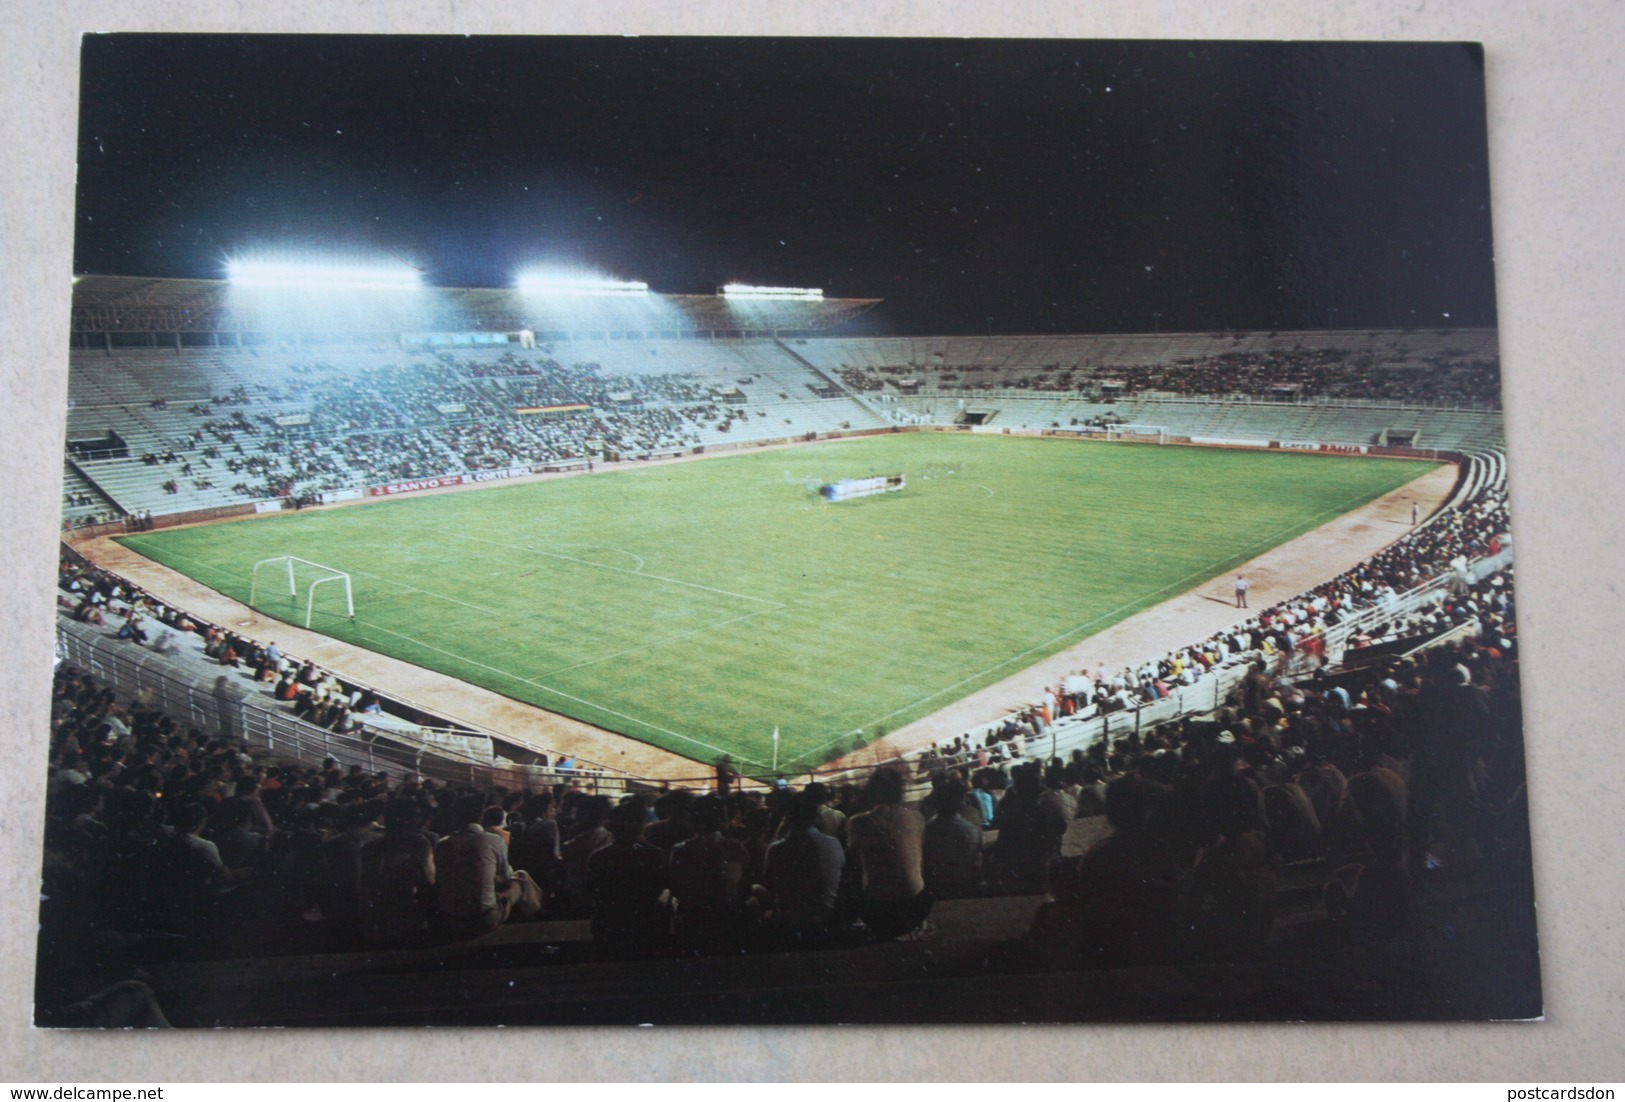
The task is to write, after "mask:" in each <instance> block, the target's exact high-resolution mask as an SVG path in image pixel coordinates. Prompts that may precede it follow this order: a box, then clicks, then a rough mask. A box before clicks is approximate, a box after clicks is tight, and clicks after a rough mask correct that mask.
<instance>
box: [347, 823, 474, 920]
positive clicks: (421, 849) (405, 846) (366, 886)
mask: <svg viewBox="0 0 1625 1102" xmlns="http://www.w3.org/2000/svg"><path fill="white" fill-rule="evenodd" d="M424 818H425V816H424V813H423V808H422V807H421V806H419V804H418V803H417V801H416V800H412V799H405V798H397V799H394V800H391V801H389V804H388V805H387V806H386V807H385V808H384V833H383V835H382V836H381V837H379V838H375V839H373V840H371V841H369V842H367V843H366V844H365V845H364V846H362V847H361V885H360V893H359V898H360V907H359V919H360V928H361V934H362V936H363V937H364V938H365V939H366V940H367V942H368V943H369V944H371V945H376V946H379V947H381V948H389V949H398V948H405V947H408V946H412V945H421V944H424V943H425V942H426V941H427V940H428V936H429V919H430V914H431V907H432V902H433V891H434V886H435V863H434V840H433V838H432V837H431V836H430V835H429V834H428V833H426V832H425V831H424V829H423V823H424ZM493 886H494V885H493Z"/></svg>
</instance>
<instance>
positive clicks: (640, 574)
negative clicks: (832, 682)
mask: <svg viewBox="0 0 1625 1102" xmlns="http://www.w3.org/2000/svg"><path fill="white" fill-rule="evenodd" d="M425 531H430V532H434V533H436V534H437V535H442V536H451V537H452V538H453V539H461V540H473V541H474V542H476V543H488V544H490V545H491V546H492V547H501V548H504V549H505V550H508V551H518V550H520V548H519V547H517V546H515V545H514V544H511V543H498V542H497V541H496V540H488V539H485V538H484V537H482V536H471V535H469V534H468V533H467V532H448V531H446V530H445V529H441V528H429V529H425ZM524 550H525V551H526V552H528V553H530V554H532V555H546V556H547V557H548V558H552V559H563V560H564V561H565V562H573V563H580V564H581V565H582V566H595V567H597V568H598V569H600V570H613V571H616V572H617V573H620V574H631V575H632V576H633V577H637V578H651V579H653V580H655V581H657V582H670V583H671V584H672V585H687V586H693V587H694V588H695V589H704V590H708V591H709V592H711V593H720V594H721V595H722V596H724V597H737V598H739V599H740V600H742V601H760V602H761V603H762V604H765V605H773V606H774V607H776V608H783V607H784V606H783V605H782V604H780V603H779V602H778V601H770V600H768V599H767V598H765V597H752V596H751V595H750V594H748V593H730V592H728V590H726V589H716V588H714V587H712V586H708V585H701V584H699V583H698V582H685V581H684V580H683V579H681V578H667V577H664V576H663V575H660V574H648V573H645V572H644V571H643V570H642V569H641V568H640V569H638V570H628V569H626V568H625V567H624V566H610V565H608V564H607V563H601V562H593V561H592V560H591V559H578V558H575V557H574V556H572V555H561V554H559V553H558V552H556V551H543V550H541V549H540V548H537V547H526V548H524ZM609 550H611V551H615V550H619V549H618V548H613V547H612V548H609ZM621 554H623V555H625V554H630V552H627V551H621ZM632 557H633V558H635V559H637V560H638V561H639V562H640V563H641V562H642V561H643V560H642V558H640V557H639V556H637V555H633V556H632Z"/></svg>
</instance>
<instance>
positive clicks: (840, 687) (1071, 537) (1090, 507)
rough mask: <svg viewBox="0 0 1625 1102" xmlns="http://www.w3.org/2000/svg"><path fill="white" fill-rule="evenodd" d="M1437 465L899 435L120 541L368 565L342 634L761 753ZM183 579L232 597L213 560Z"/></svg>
mask: <svg viewBox="0 0 1625 1102" xmlns="http://www.w3.org/2000/svg"><path fill="white" fill-rule="evenodd" d="M1385 463H1386V464H1387V465H1386V466H1384V465H1383V464H1385ZM1431 466H1432V465H1431V464H1418V463H1405V462H1399V461H1391V460H1362V459H1358V458H1355V459H1343V458H1329V457H1321V456H1304V455H1296V454H1283V453H1268V452H1240V451H1217V450H1198V449H1190V448H1157V447H1139V446H1135V445H1120V444H1110V445H1107V444H1092V443H1087V442H1077V441H1063V440H1040V439H1033V438H1018V437H1011V438H1005V437H995V436H992V435H970V434H966V435H949V434H898V435H895V436H881V437H869V438H865V439H862V440H851V441H842V442H838V443H832V444H829V445H819V446H816V447H810V448H801V449H793V450H786V451H779V452H745V453H741V454H737V455H733V456H728V457H721V458H717V459H713V460H707V461H706V462H703V463H689V464H677V465H668V466H659V467H642V468H633V469H630V470H625V471H619V472H613V473H608V474H601V475H596V476H594V477H591V478H580V479H560V480H554V481H548V482H538V483H530V484H523V485H520V486H513V487H503V488H499V489H496V490H493V491H485V490H480V491H474V492H469V493H462V494H452V495H432V496H427V497H422V498H415V499H414V498H404V499H401V500H399V501H391V502H383V503H366V504H363V505H358V506H355V507H350V508H346V509H340V510H322V511H319V512H314V513H303V514H286V515H270V516H267V517H264V518H259V519H256V520H253V521H248V522H244V523H240V524H233V525H217V526H212V527H208V528H200V529H175V530H171V531H166V532H163V533H151V534H143V535H141V536H136V537H131V538H129V539H127V540H125V541H124V542H126V543H127V544H128V545H130V546H132V547H135V548H136V549H137V550H142V551H147V552H149V553H151V554H152V555H153V556H154V557H157V558H160V559H161V560H162V559H167V558H169V557H171V556H172V555H173V554H174V553H175V552H179V553H180V554H181V555H182V556H183V557H184V558H186V559H188V560H196V563H194V562H193V561H187V562H177V568H178V569H182V570H183V572H187V573H191V574H193V576H199V573H200V571H199V570H198V569H197V564H198V563H202V562H203V561H204V560H208V561H211V562H214V563H219V564H223V565H224V564H230V563H233V562H235V563H246V562H252V561H256V560H258V559H262V558H266V557H269V556H273V555H278V554H296V555H299V556H300V557H303V558H309V559H312V560H315V561H319V562H323V563H327V564H330V565H332V566H334V567H336V568H337V569H343V570H349V571H351V572H352V573H353V572H355V571H356V570H359V571H361V572H362V573H364V574H372V575H374V577H373V578H363V577H360V576H358V577H357V598H358V605H357V607H358V610H359V611H362V612H363V615H365V616H366V617H367V618H368V620H369V621H370V622H372V623H374V624H378V625H380V626H381V627H383V628H387V629H388V630H389V631H390V632H394V633H395V634H394V635H387V634H386V633H385V632H383V631H378V632H369V633H368V634H367V637H366V638H365V639H360V640H355V641H357V642H359V643H361V645H365V646H368V647H372V648H373V649H377V650H382V651H386V652H388V651H389V650H391V649H393V648H397V647H410V649H411V650H412V652H413V654H412V657H411V658H410V659H409V660H411V661H416V662H419V664H422V665H425V666H430V667H433V668H438V669H441V670H443V671H445V672H448V673H451V674H452V675H453V676H457V677H465V678H467V679H469V680H472V681H474V682H476V683H481V684H485V685H486V686H487V687H489V688H493V689H495V690H496V691H498V692H503V693H507V694H509V695H512V696H515V697H518V698H519V699H523V700H528V701H529V702H531V703H535V704H539V705H541V706H542V707H546V708H551V709H553V710H556V711H562V712H565V713H566V714H572V715H576V716H577V717H578V718H582V719H585V720H587V721H589V722H593V723H599V724H601V725H604V726H608V727H612V728H614V729H617V730H624V731H625V732H626V733H628V734H631V735H633V736H634V737H640V738H644V739H645V740H646V741H649V742H653V743H656V744H657V745H662V746H665V747H666V748H667V749H671V750H675V751H677V752H678V753H688V754H691V755H693V754H696V753H697V751H696V750H695V749H694V745H693V744H694V743H703V744H704V745H705V748H706V749H715V748H718V747H721V748H723V749H725V750H726V751H727V752H729V753H732V754H734V756H735V757H736V758H738V759H741V760H751V761H755V762H758V763H760V762H763V761H766V760H768V759H769V757H770V753H771V741H770V736H771V732H772V730H773V728H774V726H775V725H778V726H780V728H781V730H782V742H781V751H782V754H781V758H782V760H784V761H787V762H788V761H795V760H798V758H800V759H801V760H808V759H811V758H816V757H817V755H818V754H820V753H822V752H823V750H824V749H825V748H827V747H828V746H829V745H831V741H832V739H834V737H835V736H834V733H835V732H850V731H853V730H855V729H860V728H862V727H864V726H866V725H867V726H868V727H870V728H872V727H873V726H874V725H875V724H879V723H886V722H889V721H890V720H894V719H912V718H916V716H917V715H918V714H925V712H926V711H928V710H930V709H931V708H933V707H935V706H939V705H940V704H945V703H948V702H949V700H950V699H951V697H952V695H953V692H954V690H953V689H949V690H944V689H943V688H942V687H943V686H954V687H957V688H961V689H963V688H965V687H966V686H967V685H974V682H975V681H976V680H978V679H981V680H983V682H984V683H991V681H992V680H994V679H995V675H996V674H998V673H999V671H1001V670H1007V669H1010V668H1012V667H1014V666H1016V665H1017V664H1018V663H1020V662H1022V661H1031V660H1036V659H1037V657H1038V656H1041V655H1043V654H1045V653H1054V652H1055V651H1056V650H1059V649H1061V648H1062V647H1063V646H1065V645H1070V643H1072V642H1074V641H1076V640H1077V639H1078V638H1082V637H1085V636H1086V635H1087V634H1088V633H1090V632H1092V631H1098V630H1100V629H1102V628H1104V627H1106V626H1109V624H1110V623H1112V622H1115V620H1116V619H1120V618H1121V617H1122V616H1124V615H1128V614H1132V613H1133V612H1134V611H1136V610H1137V608H1140V607H1147V606H1149V605H1150V604H1152V603H1155V602H1156V601H1157V600H1158V599H1160V598H1161V597H1162V596H1163V595H1164V594H1166V593H1168V592H1170V591H1173V590H1177V589H1179V588H1181V587H1183V586H1186V585H1188V584H1189V583H1190V581H1191V579H1192V578H1199V577H1202V576H1211V575H1213V574H1214V573H1217V572H1218V571H1220V570H1222V569H1224V568H1225V567H1226V566H1227V565H1229V564H1230V563H1233V562H1239V561H1244V560H1245V559H1247V558H1249V557H1251V556H1252V555H1253V554H1254V553H1255V552H1256V551H1257V550H1259V549H1261V548H1263V547H1266V546H1270V545H1272V544H1273V543H1275V542H1279V541H1280V540H1281V539H1284V538H1290V536H1291V535H1293V534H1296V532H1298V531H1303V530H1307V529H1308V528H1310V527H1313V526H1314V525H1315V524H1317V523H1319V522H1321V521H1322V520H1323V519H1324V517H1325V516H1326V515H1329V514H1332V513H1335V512H1339V511H1342V510H1344V509H1346V508H1348V507H1349V506H1351V505H1353V504H1357V503H1359V502H1361V501H1364V500H1369V499H1371V498H1373V497H1376V496H1378V495H1379V494H1381V493H1385V492H1387V491H1388V490H1390V489H1392V488H1393V487H1394V486H1395V485H1398V484H1400V483H1402V482H1405V481H1408V480H1409V479H1411V478H1414V477H1416V475H1418V474H1420V473H1422V471H1424V470H1427V469H1429V468H1430V467H1431ZM895 471H903V472H904V473H906V474H908V476H909V487H908V489H907V490H906V491H904V492H903V493H901V494H894V495H886V496H884V497H877V498H869V499H863V500H859V501H853V502H847V503H842V504H839V505H830V504H828V503H825V502H822V501H819V500H814V499H811V498H809V495H808V493H807V491H806V484H807V483H811V484H817V483H818V482H821V481H828V480H832V479H835V478H843V477H862V476H866V475H873V474H877V473H888V472H895ZM950 472H952V473H950ZM766 475H771V476H773V477H771V478H769V477H764V476H766ZM916 475H918V477H916ZM927 476H929V477H927ZM228 530H229V531H228ZM448 533H449V534H450V537H455V538H449V537H448V535H447V534H448ZM525 547H534V548H537V549H538V551H536V552H525V551H523V550H522V549H523V548H525ZM542 549H546V550H545V551H542ZM530 564H552V565H542V566H540V568H535V567H533V566H531V565H530ZM634 567H636V569H634ZM208 569H209V568H208V567H207V566H205V567H203V572H207V571H208ZM378 578H386V579H388V580H390V581H399V582H401V583H404V584H409V585H413V586H416V587H419V588H422V589H424V590H426V591H428V592H432V593H435V594H437V595H438V596H441V597H449V598H451V599H452V601H453V602H457V601H460V602H462V603H463V604H464V605H465V606H473V607H474V608H476V609H485V610H496V609H500V610H502V611H501V612H500V613H493V612H491V611H487V612H485V613H484V614H483V615H484V618H485V622H484V623H481V624H478V625H471V624H469V623H468V622H467V619H466V617H467V614H466V613H465V614H462V615H460V616H457V617H455V618H454V617H453V616H452V615H451V613H452V611H453V610H452V608H451V607H450V606H449V605H446V604H444V603H443V602H441V601H434V600H430V599H424V600H416V601H414V600H401V599H399V594H400V592H401V591H400V590H398V589H395V588H394V587H393V586H391V587H389V588H390V589H391V590H392V597H391V599H390V600H389V601H388V602H387V603H386V602H384V601H383V600H382V599H381V597H379V596H375V597H373V598H371V600H370V602H368V606H367V607H366V608H365V609H364V610H363V608H362V605H363V602H366V601H367V598H366V597H365V594H364V592H363V587H365V589H367V590H370V591H371V592H372V593H373V594H381V593H382V591H383V589H384V587H385V583H384V582H380V581H378V580H377V579H378ZM634 578H642V579H645V580H646V581H647V582H648V583H650V584H641V583H634V582H632V581H631V579H634ZM203 580H204V581H205V582H206V583H207V584H214V585H217V586H218V587H219V588H221V589H222V591H223V592H226V593H227V594H228V595H231V596H235V597H237V599H239V600H241V599H242V598H243V597H244V596H245V595H246V591H247V585H246V584H241V585H239V583H237V582H235V581H233V577H232V576H231V572H230V571H229V570H223V571H221V572H219V573H212V574H208V576H206V577H204V578H203ZM673 583H676V584H673ZM493 594H499V595H500V596H493ZM301 611H302V610H301ZM767 612H772V613H773V615H771V616H768V615H765V613H767ZM753 613H754V614H756V615H751V614H753ZM288 618H290V619H291V618H292V617H291V615H289V616H288ZM301 618H302V616H301ZM1059 625H1072V626H1071V627H1069V628H1068V629H1067V631H1066V632H1065V633H1063V634H1059V635H1058V634H1057V631H1058V626H1059ZM343 627H344V625H343V624H333V625H331V626H330V630H331V631H332V634H334V635H337V636H339V637H341V638H344V637H346V636H345V634H344V631H343ZM476 628H477V629H478V630H475V629H476ZM407 637H415V638H422V639H430V640H433V646H434V648H435V649H433V650H430V649H427V648H426V647H424V646H420V645H417V644H407V643H406V642H405V641H404V640H405V638H407ZM461 656H466V657H467V658H468V659H472V660H473V662H476V663H479V665H472V664H468V663H467V662H465V661H459V660H458V659H459V658H460V657H461ZM504 667H506V668H507V670H509V671H511V673H508V672H505V673H502V674H500V675H499V674H497V673H495V672H493V671H497V670H503V669H504ZM541 671H546V673H542V672H541ZM516 677H517V678H518V679H517V680H516V679H515V678H516ZM966 691H969V690H968V689H966ZM557 694H564V695H563V696H559V695H557ZM572 701H580V702H584V703H581V704H579V705H578V704H575V703H572ZM600 702H601V703H600ZM933 702H937V703H935V704H934V703H933ZM617 714H618V715H620V716H624V717H629V718H626V719H618V718H616V716H617ZM877 716H878V717H882V718H880V719H875V718H873V717H877ZM630 717H636V718H635V719H631V718H630ZM663 732H665V733H663ZM871 733H872V732H871V731H870V730H865V735H870V734H871ZM679 736H680V737H679ZM840 737H841V738H845V737H847V736H845V735H842V736H840ZM685 739H686V740H689V741H687V742H685V741H684V740H685Z"/></svg>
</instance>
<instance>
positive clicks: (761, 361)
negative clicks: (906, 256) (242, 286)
mask: <svg viewBox="0 0 1625 1102" xmlns="http://www.w3.org/2000/svg"><path fill="white" fill-rule="evenodd" d="M72 367H73V370H72V372H71V375H70V383H69V397H70V408H69V412H68V440H69V455H70V459H71V460H72V464H73V465H72V466H71V467H70V472H69V475H68V476H67V479H66V480H65V483H64V508H65V509H66V510H68V515H69V519H70V522H72V523H83V522H85V518H93V517H99V516H101V515H102V514H104V513H114V514H116V513H118V512H121V511H122V512H124V513H142V512H152V513H154V514H160V515H161V514H167V513H181V512H189V511H193V510H200V509H209V508H216V507H221V506H231V505H241V504H243V503H246V502H253V501H258V500H268V499H273V498H279V497H309V496H314V495H319V494H322V493H326V492H331V491H336V490H341V489H349V488H354V487H358V486H364V485H367V484H371V483H377V482H381V481H394V480H400V479H410V478H424V477H432V476H435V475H443V474H453V473H459V472H462V471H469V470H483V469H495V468H503V467H512V466H522V465H547V464H550V463H556V462H561V461H570V460H579V459H581V458H583V457H586V456H588V455H589V454H591V455H596V456H599V457H642V456H653V455H662V454H672V453H676V452H679V451H685V450H690V449H693V448H697V447H705V446H716V445H722V444H729V443H741V442H750V441H757V440H767V439H782V438H794V437H803V436H806V435H808V434H811V433H834V432H845V431H860V430H866V429H877V428H882V427H885V426H888V425H892V424H899V423H902V424H919V423H935V424H951V423H954V422H955V421H958V420H962V419H964V415H965V414H967V413H979V414H981V415H982V416H981V417H980V418H978V420H979V421H980V422H982V423H984V424H986V425H987V426H988V427H990V428H993V429H999V428H1018V429H1032V430H1043V429H1067V428H1077V427H1085V426H1088V425H1091V424H1095V425H1098V424H1101V423H1103V422H1112V423H1119V424H1121V423H1129V424H1135V425H1146V426H1159V427H1161V428H1163V429H1164V430H1166V431H1167V432H1169V433H1170V434H1173V435H1176V436H1192V437H1197V438H1215V439H1238V440H1251V439H1270V440H1314V441H1322V442H1328V443H1346V444H1374V443H1386V442H1389V436H1390V434H1392V435H1393V437H1394V439H1396V440H1399V439H1406V440H1408V441H1409V442H1410V443H1412V444H1414V445H1415V446H1417V447H1422V448H1439V449H1451V450H1463V451H1478V450H1484V449H1493V448H1496V447H1499V446H1500V445H1501V444H1502V439H1503V438H1502V427H1501V415H1500V412H1499V379H1498V375H1497V361H1496V351H1495V335H1494V333H1493V331H1476V330H1475V331H1457V332H1439V333H1392V332H1382V333H1333V334H1268V335H1263V334H1229V333H1224V334H1201V335H1191V334H1163V335H1159V334H1129V335H1118V336H1106V337H1075V336H1065V337H1042V336H1038V337H933V338H885V337H862V338H859V337H853V338H808V339H797V340H792V341H785V342H779V341H772V340H747V341H694V340H654V341H643V340H599V341H570V342H558V343H556V344H551V345H549V344H544V345H542V346H541V347H538V348H535V349H525V350H520V349H517V348H516V347H514V346H498V347H485V348H456V349H448V350H441V351H437V352H430V351H411V352H408V351H402V350H400V349H396V348H380V347H371V348H368V347H363V346H360V345H356V346H353V347H349V348H344V347H338V348H334V347H319V348H295V347H287V348H270V347H266V346H259V347H252V348H248V349H236V348H192V349H184V350H182V349H157V348H151V349H131V348H125V349H111V350H104V349H89V348H86V349H76V350H74V351H73V353H72Z"/></svg>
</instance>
